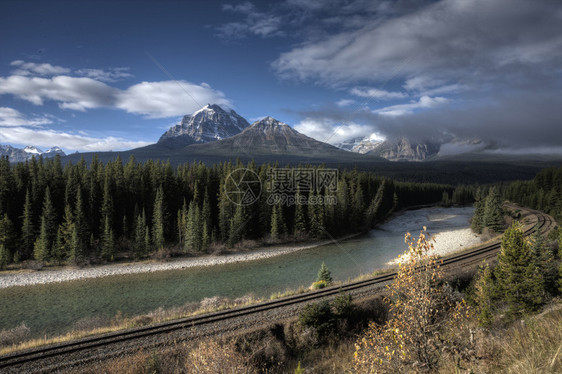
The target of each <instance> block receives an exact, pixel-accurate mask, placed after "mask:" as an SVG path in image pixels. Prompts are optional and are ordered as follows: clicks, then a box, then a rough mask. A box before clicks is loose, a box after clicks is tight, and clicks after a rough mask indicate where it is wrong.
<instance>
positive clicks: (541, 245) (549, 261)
mask: <svg viewBox="0 0 562 374" xmlns="http://www.w3.org/2000/svg"><path fill="white" fill-rule="evenodd" d="M534 230H535V231H534V233H533V235H532V237H531V252H532V256H533V261H534V264H535V266H536V267H537V269H538V272H539V273H540V274H541V275H542V277H543V280H544V288H545V290H546V291H549V292H551V293H554V292H555V291H556V288H557V285H556V280H557V278H558V269H557V262H556V259H555V256H554V253H553V252H552V250H551V249H550V248H549V247H548V246H547V245H546V240H545V238H544V236H543V235H542V233H541V231H540V229H539V223H538V222H537V223H536V225H535V229H534Z"/></svg>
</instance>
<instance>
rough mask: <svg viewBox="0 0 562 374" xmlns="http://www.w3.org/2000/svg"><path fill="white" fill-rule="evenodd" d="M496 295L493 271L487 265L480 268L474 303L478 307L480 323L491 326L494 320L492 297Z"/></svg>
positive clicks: (475, 286)
mask: <svg viewBox="0 0 562 374" xmlns="http://www.w3.org/2000/svg"><path fill="white" fill-rule="evenodd" d="M493 293H494V280H493V278H492V269H491V268H490V265H488V264H487V263H486V264H484V265H481V266H480V269H479V270H478V274H477V275H476V282H475V284H474V301H475V302H476V304H477V305H478V323H479V324H480V325H481V326H489V325H490V324H491V323H492V320H493V309H492V308H493V305H492V297H493Z"/></svg>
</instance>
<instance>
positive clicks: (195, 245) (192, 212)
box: [185, 200, 201, 251]
mask: <svg viewBox="0 0 562 374" xmlns="http://www.w3.org/2000/svg"><path fill="white" fill-rule="evenodd" d="M185 249H186V251H199V250H201V212H200V211H199V206H197V204H196V203H195V200H191V201H190V203H189V209H188V210H187V225H186V229H185Z"/></svg>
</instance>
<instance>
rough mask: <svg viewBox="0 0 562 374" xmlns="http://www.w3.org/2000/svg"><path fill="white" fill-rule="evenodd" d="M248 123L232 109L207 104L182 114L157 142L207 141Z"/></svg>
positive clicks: (246, 125) (229, 135) (231, 134)
mask: <svg viewBox="0 0 562 374" xmlns="http://www.w3.org/2000/svg"><path fill="white" fill-rule="evenodd" d="M249 125H250V124H249V123H248V121H246V120H245V119H244V118H243V117H241V116H240V115H238V113H236V112H235V111H234V110H232V109H231V110H229V111H226V110H224V109H223V108H222V107H220V106H219V105H217V104H207V105H205V106H204V107H203V108H201V109H199V110H197V111H196V112H194V113H193V114H191V115H186V116H184V117H183V119H182V120H181V122H179V123H178V124H176V125H174V126H172V127H171V128H170V129H169V130H168V131H166V132H165V133H164V134H163V135H162V136H161V137H160V140H159V141H158V143H160V144H165V145H167V146H172V147H178V146H186V145H189V144H194V143H208V142H212V141H216V140H221V139H225V138H229V137H231V136H234V135H236V134H238V133H240V132H241V131H242V130H244V129H245V128H246V127H248V126H249Z"/></svg>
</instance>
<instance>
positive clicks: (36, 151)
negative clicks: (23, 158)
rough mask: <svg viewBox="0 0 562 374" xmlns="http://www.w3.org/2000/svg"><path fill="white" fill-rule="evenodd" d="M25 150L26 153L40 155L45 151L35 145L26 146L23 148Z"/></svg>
mask: <svg viewBox="0 0 562 374" xmlns="http://www.w3.org/2000/svg"><path fill="white" fill-rule="evenodd" d="M23 151H24V152H25V153H31V154H35V155H40V154H42V153H43V151H42V150H40V149H39V148H37V147H35V146H33V145H28V146H27V147H25V148H24V149H23Z"/></svg>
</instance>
